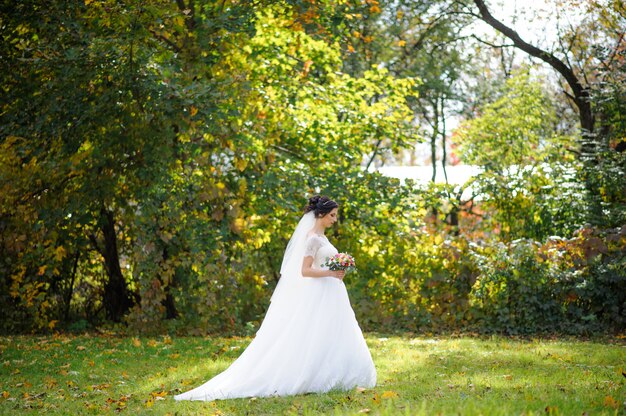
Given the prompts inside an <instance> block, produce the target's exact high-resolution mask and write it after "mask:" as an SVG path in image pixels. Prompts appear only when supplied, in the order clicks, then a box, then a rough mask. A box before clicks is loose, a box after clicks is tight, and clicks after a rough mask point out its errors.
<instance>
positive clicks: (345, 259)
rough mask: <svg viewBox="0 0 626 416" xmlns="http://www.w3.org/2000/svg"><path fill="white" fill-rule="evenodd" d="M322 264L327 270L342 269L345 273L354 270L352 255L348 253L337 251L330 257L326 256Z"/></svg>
mask: <svg viewBox="0 0 626 416" xmlns="http://www.w3.org/2000/svg"><path fill="white" fill-rule="evenodd" d="M322 266H327V267H328V269H329V270H344V271H345V272H346V273H348V272H351V271H353V270H356V264H355V263H354V257H352V256H351V255H349V254H348V253H337V254H335V255H334V256H332V257H326V261H325V262H324V264H322Z"/></svg>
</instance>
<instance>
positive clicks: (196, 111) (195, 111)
mask: <svg viewBox="0 0 626 416" xmlns="http://www.w3.org/2000/svg"><path fill="white" fill-rule="evenodd" d="M196 114H198V109H197V108H196V106H194V105H192V106H191V117H193V116H195V115H196Z"/></svg>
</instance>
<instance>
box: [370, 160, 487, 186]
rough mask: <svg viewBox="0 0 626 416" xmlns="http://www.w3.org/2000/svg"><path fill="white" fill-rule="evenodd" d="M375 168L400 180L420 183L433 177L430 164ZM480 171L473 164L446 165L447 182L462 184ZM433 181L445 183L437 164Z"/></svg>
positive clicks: (441, 170)
mask: <svg viewBox="0 0 626 416" xmlns="http://www.w3.org/2000/svg"><path fill="white" fill-rule="evenodd" d="M377 170H378V172H380V173H381V174H382V175H385V176H389V177H391V178H398V179H400V180H404V179H413V180H415V181H417V182H422V183H427V182H430V181H431V180H432V177H433V167H432V166H382V167H380V168H377ZM480 172H481V169H480V168H479V167H478V166H473V165H456V166H446V173H447V176H448V183H449V184H451V185H463V184H465V183H466V182H467V181H468V180H470V178H471V177H473V176H476V175H477V174H479V173H480ZM435 182H436V183H446V177H445V176H444V174H443V169H442V168H441V166H437V175H436V176H435Z"/></svg>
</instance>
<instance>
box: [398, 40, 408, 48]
mask: <svg viewBox="0 0 626 416" xmlns="http://www.w3.org/2000/svg"><path fill="white" fill-rule="evenodd" d="M398 46H400V47H401V48H402V47H404V46H406V40H399V41H398Z"/></svg>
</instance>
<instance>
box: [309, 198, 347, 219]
mask: <svg viewBox="0 0 626 416" xmlns="http://www.w3.org/2000/svg"><path fill="white" fill-rule="evenodd" d="M337 207H339V204H338V203H336V202H335V201H333V200H332V199H330V198H328V197H326V196H320V195H314V196H312V197H311V198H309V205H307V207H306V208H305V209H304V213H305V214H306V213H307V212H311V211H313V213H314V214H315V218H322V217H323V216H324V215H326V214H328V213H329V212H330V211H332V210H333V209H335V208H337Z"/></svg>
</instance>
